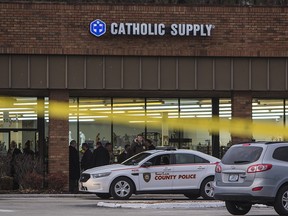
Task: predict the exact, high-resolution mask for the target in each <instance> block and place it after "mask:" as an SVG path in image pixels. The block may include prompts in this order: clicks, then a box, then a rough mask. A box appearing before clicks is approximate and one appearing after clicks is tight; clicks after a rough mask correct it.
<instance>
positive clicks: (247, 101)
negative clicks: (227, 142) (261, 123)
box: [231, 91, 252, 144]
mask: <svg viewBox="0 0 288 216" xmlns="http://www.w3.org/2000/svg"><path fill="white" fill-rule="evenodd" d="M232 118H242V119H247V120H248V121H249V120H251V121H252V95H251V93H250V92H241V91H238V92H233V93H232ZM248 130H249V131H251V130H250V129H248ZM249 131H248V132H249ZM231 140H232V144H235V143H239V142H246V141H247V142H251V140H252V134H251V135H246V136H237V135H233V134H231Z"/></svg>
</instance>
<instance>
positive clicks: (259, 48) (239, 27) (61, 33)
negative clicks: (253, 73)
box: [0, 2, 288, 57]
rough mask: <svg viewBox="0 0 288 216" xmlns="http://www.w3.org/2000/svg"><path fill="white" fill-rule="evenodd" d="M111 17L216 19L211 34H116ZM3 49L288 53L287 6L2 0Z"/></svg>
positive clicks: (85, 52) (24, 51)
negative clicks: (95, 30) (99, 23)
mask: <svg viewBox="0 0 288 216" xmlns="http://www.w3.org/2000/svg"><path fill="white" fill-rule="evenodd" d="M95 19H102V20H103V21H105V22H106V23H111V22H139V23H143V22H145V23H164V24H165V25H170V24H172V23H186V24H188V23H190V24H191V23H192V24H195V23H196V24H208V23H210V24H213V25H215V29H213V31H212V36H211V37H191V36H187V37H180V36H174V37H173V36H169V35H167V36H119V35H118V36H112V35H109V34H106V35H105V36H102V37H100V38H96V37H95V36H93V35H92V34H90V32H89V24H90V22H91V21H93V20H95ZM0 20H1V32H0V44H1V46H0V54H7V53H17V54H80V55H81V54H83V55H90V54H91V55H137V56H139V55H146V56H149V55H150V56H157V55H163V56H237V57H238V56H269V57H271V56H278V57H281V56H285V57H287V56H288V41H287V38H288V29H287V25H288V8H287V7H282V8H281V7H271V8H269V7H227V6H224V7H218V6H203V7H200V6H198V7H196V6H179V5H165V6H159V5H158V6H157V5H117V4H113V5H112V4H111V5H103V4H89V3H86V4H66V3H55V2H54V3H0Z"/></svg>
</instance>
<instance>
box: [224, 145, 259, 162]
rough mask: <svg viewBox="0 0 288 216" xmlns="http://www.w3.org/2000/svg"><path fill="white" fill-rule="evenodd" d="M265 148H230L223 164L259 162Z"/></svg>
mask: <svg viewBox="0 0 288 216" xmlns="http://www.w3.org/2000/svg"><path fill="white" fill-rule="evenodd" d="M262 151H263V148H261V147H257V146H239V147H238V146H237V147H233V148H230V149H229V150H228V151H227V152H226V154H225V155H224V156H223V158H222V163H223V164H248V163H253V162H255V161H257V160H258V159H259V157H260V155H261V153H262Z"/></svg>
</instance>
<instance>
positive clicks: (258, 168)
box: [247, 164, 272, 173]
mask: <svg viewBox="0 0 288 216" xmlns="http://www.w3.org/2000/svg"><path fill="white" fill-rule="evenodd" d="M271 168H272V164H256V165H252V166H250V167H248V169H247V173H256V172H264V171H267V170H270V169H271Z"/></svg>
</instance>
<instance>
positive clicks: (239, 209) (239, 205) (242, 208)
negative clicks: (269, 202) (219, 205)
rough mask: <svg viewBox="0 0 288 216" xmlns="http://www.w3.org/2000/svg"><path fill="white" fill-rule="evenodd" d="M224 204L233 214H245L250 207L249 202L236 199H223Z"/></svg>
mask: <svg viewBox="0 0 288 216" xmlns="http://www.w3.org/2000/svg"><path fill="white" fill-rule="evenodd" d="M225 205H226V209H227V210H228V212H229V213H230V214H233V215H245V214H247V213H248V212H249V211H250V209H251V207H252V204H251V203H247V202H237V201H225Z"/></svg>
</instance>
